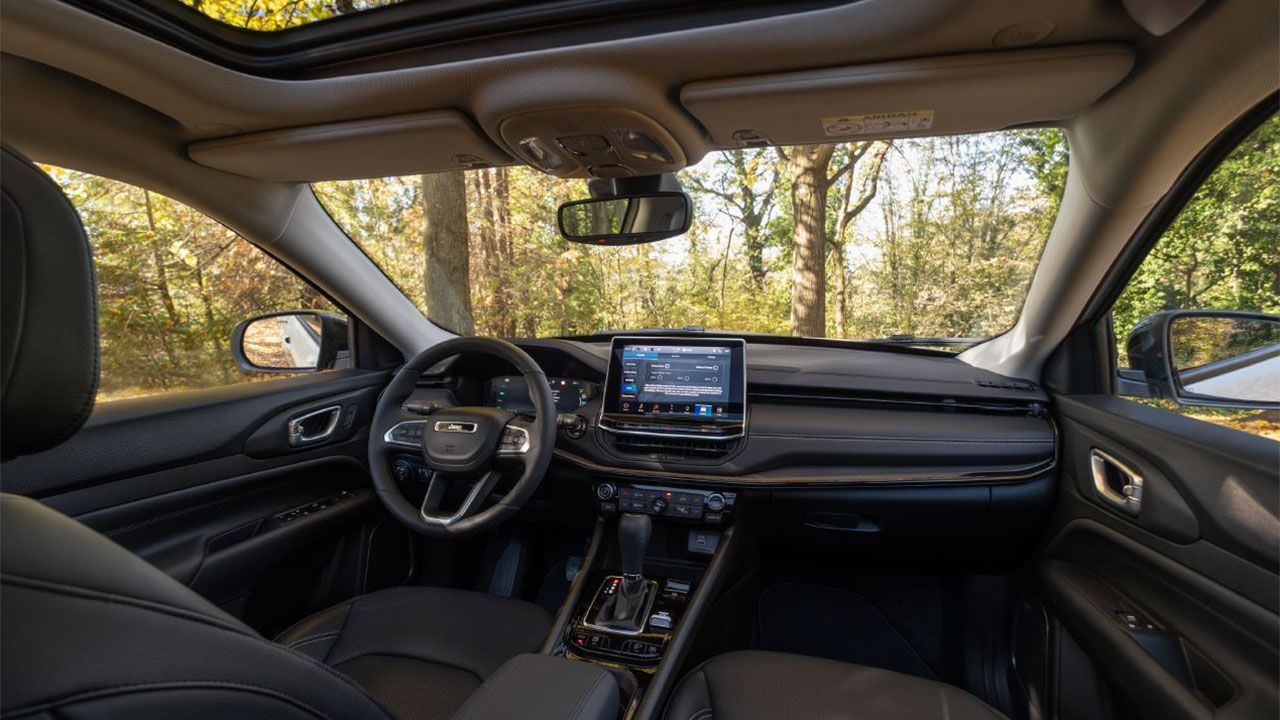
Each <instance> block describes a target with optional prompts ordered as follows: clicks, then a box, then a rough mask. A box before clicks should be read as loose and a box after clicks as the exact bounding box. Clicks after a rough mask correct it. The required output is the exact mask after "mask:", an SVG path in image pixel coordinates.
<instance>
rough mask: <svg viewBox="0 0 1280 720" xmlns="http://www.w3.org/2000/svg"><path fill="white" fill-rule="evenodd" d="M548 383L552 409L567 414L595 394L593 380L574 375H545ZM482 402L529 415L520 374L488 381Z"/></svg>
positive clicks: (531, 410) (526, 387)
mask: <svg viewBox="0 0 1280 720" xmlns="http://www.w3.org/2000/svg"><path fill="white" fill-rule="evenodd" d="M547 383H548V384H549V385H551V397H552V398H553V399H554V400H555V401H556V412H561V413H570V412H573V411H574V410H577V409H579V408H582V407H584V406H586V404H587V403H589V402H591V399H592V398H594V397H595V396H596V393H597V388H598V387H599V386H598V385H596V384H595V383H593V382H591V381H589V380H577V379H574V378H547ZM486 404H488V405H489V406H490V407H497V408H503V409H506V410H510V411H512V412H516V413H520V414H522V415H532V414H533V413H534V412H535V410H534V408H533V400H532V399H531V398H530V397H529V385H528V383H526V382H525V380H524V377H523V376H521V375H504V376H502V377H496V378H493V379H492V380H490V381H489V386H488V392H487V394H486Z"/></svg>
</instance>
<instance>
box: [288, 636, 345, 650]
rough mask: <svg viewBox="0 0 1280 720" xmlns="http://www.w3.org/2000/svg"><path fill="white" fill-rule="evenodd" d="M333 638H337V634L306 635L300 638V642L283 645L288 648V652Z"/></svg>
mask: <svg viewBox="0 0 1280 720" xmlns="http://www.w3.org/2000/svg"><path fill="white" fill-rule="evenodd" d="M335 637H338V633H337V632H327V633H320V634H319V635H308V636H306V637H304V638H302V639H301V640H296V641H294V642H291V643H289V644H288V645H285V647H287V648H289V649H290V650H297V649H298V648H300V647H302V646H303V645H307V644H310V643H313V642H319V641H321V640H328V639H329V638H335Z"/></svg>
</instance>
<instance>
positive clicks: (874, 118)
mask: <svg viewBox="0 0 1280 720" xmlns="http://www.w3.org/2000/svg"><path fill="white" fill-rule="evenodd" d="M1132 67H1133V51H1132V50H1131V49H1129V48H1128V47H1125V46H1123V45H1084V46H1075V47H1057V48H1043V49H1027V50H1005V51H1001V52H993V53H973V54H968V55H956V56H951V57H938V58H926V59H919V60H901V61H895V62H885V63H874V64H868V65H853V66H848V67H836V68H827V69H823V70H806V71H802V72H789V73H777V74H770V75H756V76H748V77H736V78H727V79H722V80H709V81H704V82H695V83H690V84H688V85H685V86H684V88H683V89H682V90H681V91H680V101H681V103H683V104H684V106H685V108H687V109H688V110H689V112H690V113H692V114H693V116H694V117H695V118H697V120H698V121H699V122H700V123H701V124H702V125H703V126H704V127H705V128H706V129H707V131H708V132H710V134H711V140H712V144H713V145H715V146H717V147H725V148H731V147H747V146H758V145H789V144H802V143H813V142H848V141H854V140H867V139H876V138H891V137H911V136H923V135H949V134H957V133H969V132H980V131H986V130H991V129H993V128H1001V127H1009V126H1013V125H1021V124H1026V123H1028V122H1051V121H1055V120H1061V119H1063V118H1068V117H1072V116H1074V115H1076V114H1078V113H1079V112H1080V111H1081V110H1083V109H1084V108H1086V107H1088V106H1089V105H1090V104H1091V103H1093V102H1094V101H1095V100H1097V99H1098V98H1099V97H1101V96H1102V95H1103V94H1104V93H1106V92H1107V91H1108V90H1110V89H1111V88H1112V87H1114V86H1115V85H1116V84H1117V83H1119V82H1120V81H1121V80H1122V79H1123V78H1124V77H1125V75H1127V74H1128V73H1129V70H1130V69H1131V68H1132Z"/></svg>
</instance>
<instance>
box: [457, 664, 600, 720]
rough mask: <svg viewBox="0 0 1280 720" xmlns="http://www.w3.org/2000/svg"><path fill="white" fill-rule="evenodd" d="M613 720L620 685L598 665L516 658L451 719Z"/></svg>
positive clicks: (476, 692) (494, 675)
mask: <svg viewBox="0 0 1280 720" xmlns="http://www.w3.org/2000/svg"><path fill="white" fill-rule="evenodd" d="M515 717H518V718H522V719H523V720H615V718H617V717H618V682H617V680H615V679H614V677H613V674H612V673H610V672H609V671H608V670H605V669H604V668H602V667H599V666H598V665H592V664H590V663H585V662H579V661H577V660H568V659H565V658H562V657H557V656H554V655H533V654H526V655H517V656H515V657H513V658H511V659H510V660H508V661H507V662H506V663H504V664H503V666H502V667H500V668H498V671H497V672H495V673H494V674H493V675H492V676H490V677H489V679H488V680H486V681H485V682H484V684H483V685H481V686H480V687H479V688H478V689H477V690H476V691H475V693H473V694H472V695H471V697H470V698H469V699H468V700H467V702H466V703H465V704H464V705H463V706H462V707H461V708H459V710H458V712H457V714H455V715H454V716H453V720H507V719H508V718H515Z"/></svg>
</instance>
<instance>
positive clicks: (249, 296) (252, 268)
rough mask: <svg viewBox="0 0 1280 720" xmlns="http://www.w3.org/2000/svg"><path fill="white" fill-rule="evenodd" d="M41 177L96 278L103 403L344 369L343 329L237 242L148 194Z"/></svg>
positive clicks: (316, 296)
mask: <svg viewBox="0 0 1280 720" xmlns="http://www.w3.org/2000/svg"><path fill="white" fill-rule="evenodd" d="M44 170H45V172H47V173H49V175H50V176H51V177H53V178H54V180H56V181H57V182H58V183H59V184H60V185H61V186H62V189H63V191H64V192H66V194H67V197H69V198H70V199H71V202H72V204H73V205H74V206H75V207H76V209H77V210H78V211H79V212H80V217H81V219H82V221H83V222H84V227H85V230H86V232H87V233H88V235H89V242H90V245H91V246H92V250H93V256H94V263H95V265H96V267H97V275H98V316H99V317H98V319H99V336H100V345H101V355H102V357H101V380H100V384H99V388H98V402H109V401H111V400H120V399H124V398H131V397H140V396H143V395H156V394H160V393H170V392H178V391H182V390H194V389H198V388H208V387H217V386H220V385H230V384H233V383H241V382H253V381H255V380H261V379H264V378H266V377H272V376H277V375H280V374H296V373H300V372H312V371H315V370H317V369H320V370H323V369H330V368H335V367H342V366H343V364H344V363H345V362H346V360H347V351H346V326H347V321H346V318H345V317H343V316H341V315H339V314H338V312H337V309H336V308H335V307H334V306H333V305H332V303H330V302H329V301H328V300H327V299H325V297H324V296H323V295H321V294H320V293H319V292H317V291H316V290H315V289H314V288H312V287H311V286H310V285H308V284H307V283H306V282H304V281H303V280H301V279H300V278H298V277H297V276H295V275H294V274H292V273H291V272H289V271H288V270H287V269H285V268H284V267H283V266H281V265H280V264H279V263H278V262H276V261H275V260H274V259H273V258H271V257H270V256H268V255H267V254H266V253H264V252H262V251H261V250H260V249H258V248H257V247H255V246H253V245H252V244H251V243H249V242H248V241H247V240H245V239H244V238H242V237H240V236H239V235H237V234H236V233H235V232H234V231H232V230H230V229H228V228H226V227H225V226H223V225H221V224H220V223H218V222H216V221H214V220H212V219H210V218H208V217H206V216H205V215H202V214H201V213H199V212H197V211H195V210H192V209H191V208H189V207H187V206H185V205H183V204H181V203H179V202H176V201H174V200H171V199H169V198H167V197H165V196H163V195H160V194H158V193H155V192H151V191H149V190H146V189H143V188H139V187H135V186H133V185H128V184H126V183H122V182H119V181H116V180H109V179H107V178H102V177H97V176H94V175H89V174H86V173H82V172H77V171H74V170H66V169H63V168H57V167H50V166H44ZM297 311H306V312H297Z"/></svg>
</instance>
